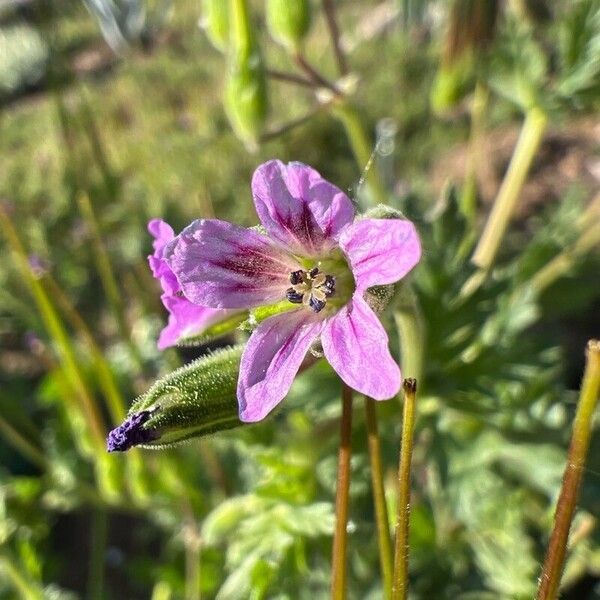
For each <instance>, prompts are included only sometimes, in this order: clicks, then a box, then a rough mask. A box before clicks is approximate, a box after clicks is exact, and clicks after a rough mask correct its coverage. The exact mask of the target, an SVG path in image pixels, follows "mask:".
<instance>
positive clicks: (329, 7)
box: [323, 0, 348, 75]
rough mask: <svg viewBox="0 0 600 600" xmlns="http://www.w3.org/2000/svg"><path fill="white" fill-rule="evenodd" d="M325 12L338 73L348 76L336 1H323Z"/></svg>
mask: <svg viewBox="0 0 600 600" xmlns="http://www.w3.org/2000/svg"><path fill="white" fill-rule="evenodd" d="M323 12H324V14H325V21H326V22H327V28H328V29H329V35H330V37H331V43H332V45H333V51H334V53H335V60H336V61H337V66H338V71H339V72H340V75H346V74H347V73H348V64H347V62H346V56H345V55H344V51H343V50H342V45H341V44H340V28H339V27H338V24H337V18H336V15H335V2H334V0H323Z"/></svg>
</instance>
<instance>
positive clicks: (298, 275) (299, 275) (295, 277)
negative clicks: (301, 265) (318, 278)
mask: <svg viewBox="0 0 600 600" xmlns="http://www.w3.org/2000/svg"><path fill="white" fill-rule="evenodd" d="M303 280H304V271H303V270H302V269H300V270H299V271H292V272H291V273H290V283H291V284H292V285H297V284H298V283H302V281H303Z"/></svg>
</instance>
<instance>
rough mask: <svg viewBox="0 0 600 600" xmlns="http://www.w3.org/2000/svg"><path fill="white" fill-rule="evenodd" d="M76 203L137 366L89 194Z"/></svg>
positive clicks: (138, 358) (139, 360) (139, 362)
mask: <svg viewBox="0 0 600 600" xmlns="http://www.w3.org/2000/svg"><path fill="white" fill-rule="evenodd" d="M77 204H78V206H79V210H80V212H81V215H82V217H83V218H84V220H85V222H86V224H87V226H88V228H89V232H90V235H91V238H92V239H91V241H92V251H93V255H94V261H95V263H96V269H97V271H98V275H99V276H100V281H101V282H102V288H103V289H104V293H105V294H106V298H107V300H108V303H109V304H110V307H111V309H112V312H113V315H114V317H115V320H116V322H117V327H118V328H119V333H120V334H121V338H122V339H123V340H124V341H125V343H126V344H127V346H128V347H129V351H130V352H131V356H132V357H133V359H134V360H135V363H136V365H137V366H138V367H141V365H142V362H143V361H142V357H141V355H140V352H139V350H138V348H137V347H136V346H135V344H134V343H133V340H132V336H131V328H130V326H129V324H128V322H127V319H126V317H125V306H124V304H123V298H122V294H121V291H120V290H119V285H118V283H117V278H116V276H115V272H114V269H113V267H112V263H111V261H110V257H109V256H108V252H107V250H106V246H105V245H104V241H103V239H102V234H101V233H100V225H99V224H98V220H97V219H96V215H95V213H94V209H93V207H92V203H91V201H90V198H89V196H88V195H87V194H86V193H84V192H82V193H80V194H79V195H78V196H77Z"/></svg>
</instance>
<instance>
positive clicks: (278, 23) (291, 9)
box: [266, 0, 311, 51]
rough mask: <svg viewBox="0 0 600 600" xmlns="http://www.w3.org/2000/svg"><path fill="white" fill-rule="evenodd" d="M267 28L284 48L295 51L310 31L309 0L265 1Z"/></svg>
mask: <svg viewBox="0 0 600 600" xmlns="http://www.w3.org/2000/svg"><path fill="white" fill-rule="evenodd" d="M266 12H267V26H268V28H269V32H270V34H271V36H272V37H273V38H274V39H275V40H277V41H278V42H280V43H281V44H283V45H284V46H285V47H286V48H288V49H290V50H292V51H294V50H297V49H298V47H299V46H300V44H301V43H302V40H304V38H305V37H306V34H307V33H308V32H309V30H310V23H311V10H310V2H309V0H267V7H266Z"/></svg>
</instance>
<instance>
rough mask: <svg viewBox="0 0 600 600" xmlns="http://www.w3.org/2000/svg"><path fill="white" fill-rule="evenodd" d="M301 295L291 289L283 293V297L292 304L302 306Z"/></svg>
mask: <svg viewBox="0 0 600 600" xmlns="http://www.w3.org/2000/svg"><path fill="white" fill-rule="evenodd" d="M302 295H303V294H301V293H300V292H297V291H296V290H295V289H294V288H293V287H291V288H288V289H287V291H286V292H285V297H286V298H287V299H288V300H289V301H290V302H291V303H292V304H302Z"/></svg>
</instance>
